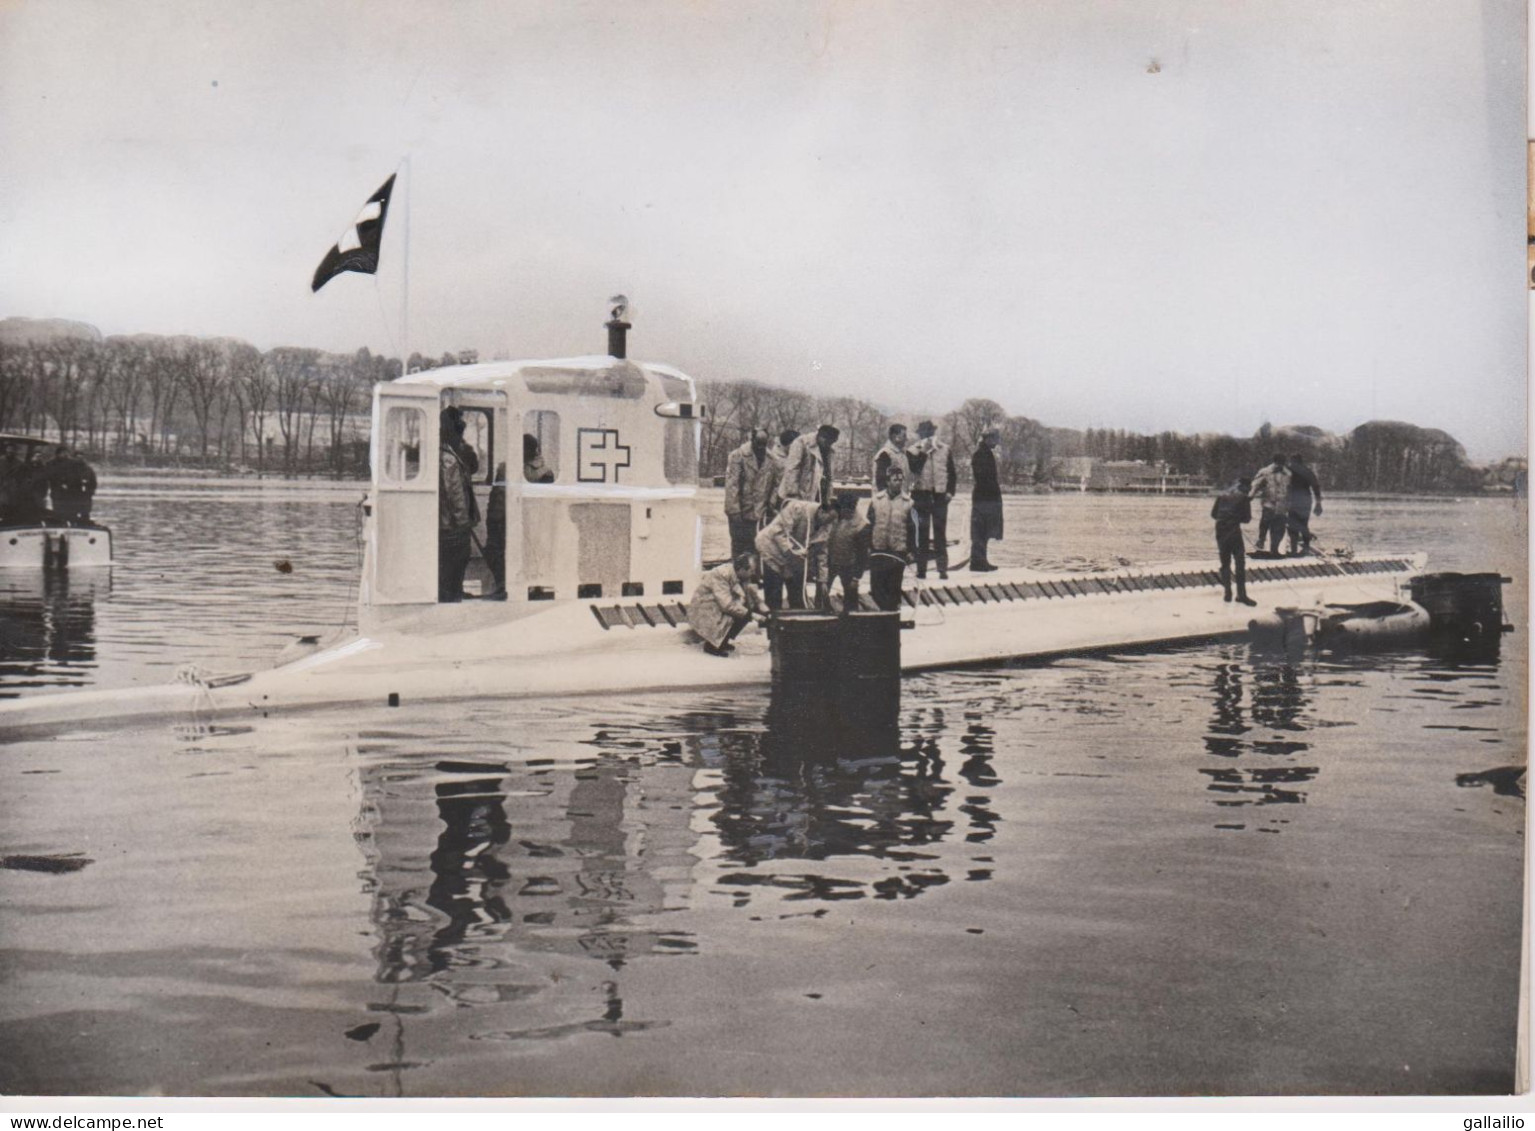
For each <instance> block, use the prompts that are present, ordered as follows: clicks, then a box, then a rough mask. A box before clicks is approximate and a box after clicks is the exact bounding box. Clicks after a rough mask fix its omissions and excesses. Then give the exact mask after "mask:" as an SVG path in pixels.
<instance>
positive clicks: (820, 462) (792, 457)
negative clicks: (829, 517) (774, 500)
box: [777, 424, 842, 505]
mask: <svg viewBox="0 0 1535 1131" xmlns="http://www.w3.org/2000/svg"><path fill="white" fill-rule="evenodd" d="M841 435H842V432H841V430H839V429H837V428H835V427H833V426H832V425H830V424H823V425H821V426H820V427H819V428H817V429H816V430H815V434H814V435H813V436H812V435H807V436H796V437H795V438H794V442H793V443H792V444H790V445H789V454H788V455H787V456H785V457H784V468H783V477H782V478H781V479H780V480H779V481H778V492H777V497H778V499H779V501H781V502H787V501H788V500H790V499H808V500H810V501H811V502H815V503H826V504H828V505H829V504H830V503H831V497H832V496H831V477H832V468H833V465H834V463H835V458H836V454H837V453H836V446H835V445H836V443H837V439H838V437H840V436H841Z"/></svg>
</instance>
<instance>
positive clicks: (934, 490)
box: [906, 420, 955, 578]
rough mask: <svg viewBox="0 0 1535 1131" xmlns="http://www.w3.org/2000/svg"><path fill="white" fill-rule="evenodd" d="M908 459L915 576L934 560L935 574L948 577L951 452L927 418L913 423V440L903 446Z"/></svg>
mask: <svg viewBox="0 0 1535 1131" xmlns="http://www.w3.org/2000/svg"><path fill="white" fill-rule="evenodd" d="M906 455H907V458H908V459H909V460H910V461H911V465H912V472H913V478H912V481H911V505H912V509H913V510H914V511H916V514H917V576H918V577H926V576H927V565H928V563H929V562H931V561H934V560H936V562H937V565H938V576H939V577H942V578H947V577H948V576H949V500H950V499H952V498H954V485H955V475H954V451H953V449H952V448H950V447H949V445H948V444H945V443H944V442H943V441H942V440H940V439H939V438H938V428H937V426H935V425H934V424H933V422H932V421H931V420H924V421H922V423H920V424H918V425H917V442H916V443H915V444H913V445H912V446H911V447H909V448H908V449H906Z"/></svg>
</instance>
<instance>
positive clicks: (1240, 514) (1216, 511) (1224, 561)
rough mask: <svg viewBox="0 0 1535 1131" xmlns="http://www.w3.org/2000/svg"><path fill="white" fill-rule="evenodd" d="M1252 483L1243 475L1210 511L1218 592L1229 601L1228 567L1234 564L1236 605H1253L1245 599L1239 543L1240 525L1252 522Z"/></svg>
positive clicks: (1243, 548)
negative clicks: (1218, 574) (1218, 568)
mask: <svg viewBox="0 0 1535 1131" xmlns="http://www.w3.org/2000/svg"><path fill="white" fill-rule="evenodd" d="M1251 490H1252V481H1251V480H1250V479H1248V478H1247V477H1246V476H1245V475H1244V476H1243V477H1242V478H1241V479H1238V480H1237V481H1236V482H1235V483H1233V484H1232V485H1231V486H1230V487H1228V488H1226V490H1224V491H1222V492H1221V493H1220V494H1219V495H1217V496H1216V498H1215V503H1214V504H1213V505H1212V506H1211V507H1210V517H1211V518H1213V519H1214V520H1215V546H1216V549H1218V550H1219V551H1220V555H1221V588H1222V589H1224V590H1225V591H1226V600H1228V601H1230V600H1231V565H1232V561H1233V559H1234V560H1235V562H1236V575H1237V602H1238V603H1239V604H1243V605H1256V604H1257V603H1258V602H1257V601H1254V600H1252V599H1251V598H1250V597H1248V596H1247V548H1246V546H1245V544H1244V543H1243V541H1242V524H1243V523H1244V522H1251V521H1252V519H1253V507H1252V500H1251V498H1249V494H1250V492H1251Z"/></svg>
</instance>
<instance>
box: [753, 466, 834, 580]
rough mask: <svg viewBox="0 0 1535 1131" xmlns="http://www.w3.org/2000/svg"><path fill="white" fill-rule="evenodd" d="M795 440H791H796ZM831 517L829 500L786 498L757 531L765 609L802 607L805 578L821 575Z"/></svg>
mask: <svg viewBox="0 0 1535 1131" xmlns="http://www.w3.org/2000/svg"><path fill="white" fill-rule="evenodd" d="M798 442H799V441H797V440H796V441H795V443H798ZM834 517H835V512H833V510H832V507H831V504H830V503H817V502H816V501H815V500H813V499H790V500H788V501H787V502H786V503H784V505H783V507H782V508H781V509H780V510H779V512H778V516H777V517H776V518H774V519H773V521H772V522H770V523H768V524H767V525H766V526H764V527H763V528H762V529H761V530H760V531H758V532H757V556H758V557H759V558H761V559H762V593H763V596H764V597H766V598H767V604H768V608H770V609H780V608H782V607H783V604H784V598H785V595H786V594H787V597H788V602H789V607H790V608H791V609H803V608H804V607H805V580H806V579H807V578H809V577H814V578H816V579H817V580H818V581H819V580H820V579H821V578H823V577H825V575H826V569H825V566H824V564H823V563H824V561H825V557H826V540H827V538H828V537H829V536H830V534H831V524H832V519H833V518H834Z"/></svg>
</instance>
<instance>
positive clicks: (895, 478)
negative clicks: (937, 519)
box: [869, 466, 917, 612]
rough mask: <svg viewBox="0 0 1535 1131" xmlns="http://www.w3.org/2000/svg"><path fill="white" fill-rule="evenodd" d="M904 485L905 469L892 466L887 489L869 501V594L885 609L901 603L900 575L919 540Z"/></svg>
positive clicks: (890, 609) (902, 575)
mask: <svg viewBox="0 0 1535 1131" xmlns="http://www.w3.org/2000/svg"><path fill="white" fill-rule="evenodd" d="M905 489H906V475H905V473H904V472H903V471H902V470H901V469H900V467H899V466H896V467H892V468H891V469H890V470H889V471H888V472H887V473H886V475H885V490H884V492H883V493H882V494H879V495H875V496H874V498H873V499H871V500H870V501H869V596H871V597H873V598H874V603H875V604H876V605H878V606H879V607H880V608H882V609H884V610H885V611H886V612H891V611H893V610H895V609H899V608H900V607H901V579H902V578H903V577H904V576H905V575H906V563H907V562H909V561H911V555H912V550H913V549H914V548H915V546H916V541H917V526H916V521H915V519H914V517H913V515H912V510H911V500H910V499H908V498H906V496H905V494H904V493H903V492H904V491H905Z"/></svg>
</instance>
